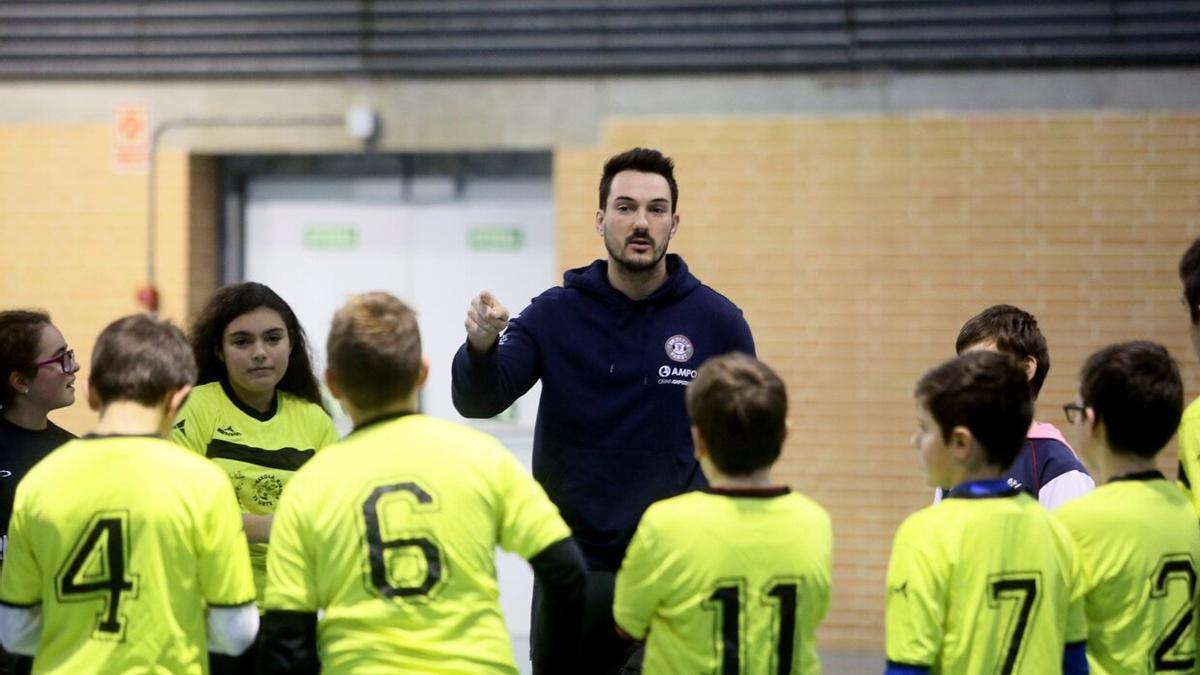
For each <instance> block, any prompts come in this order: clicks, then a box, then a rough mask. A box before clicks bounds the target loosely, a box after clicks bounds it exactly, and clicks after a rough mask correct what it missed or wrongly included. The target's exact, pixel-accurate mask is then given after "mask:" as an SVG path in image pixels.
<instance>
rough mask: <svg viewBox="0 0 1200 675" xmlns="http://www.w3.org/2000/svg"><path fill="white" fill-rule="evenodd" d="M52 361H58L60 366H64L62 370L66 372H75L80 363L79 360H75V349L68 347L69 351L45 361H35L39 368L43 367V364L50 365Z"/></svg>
mask: <svg viewBox="0 0 1200 675" xmlns="http://www.w3.org/2000/svg"><path fill="white" fill-rule="evenodd" d="M51 363H57V364H58V365H59V367H61V368H62V371H63V372H64V373H73V372H75V368H76V366H78V365H79V362H77V361H76V360H75V350H74V349H68V350H67V351H65V352H63V353H61V354H59V355H58V356H55V357H53V358H49V359H46V360H45V361H39V362H37V363H35V364H34V365H35V366H37V367H38V368H41V367H42V366H48V365H50V364H51Z"/></svg>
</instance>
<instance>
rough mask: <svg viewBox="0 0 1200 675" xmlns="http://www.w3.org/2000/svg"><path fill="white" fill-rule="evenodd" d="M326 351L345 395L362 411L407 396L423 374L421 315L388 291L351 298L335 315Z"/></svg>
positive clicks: (382, 405)
mask: <svg viewBox="0 0 1200 675" xmlns="http://www.w3.org/2000/svg"><path fill="white" fill-rule="evenodd" d="M326 350H327V352H328V354H329V368H330V370H331V371H332V372H333V375H334V377H336V378H337V382H338V385H340V387H341V390H342V395H343V396H345V397H346V398H347V399H349V400H350V402H351V403H353V404H354V405H355V407H357V408H359V409H363V410H372V409H376V408H381V407H384V406H386V405H388V404H389V403H395V402H396V401H400V400H403V399H404V398H405V397H407V396H408V395H409V394H411V393H412V390H413V387H415V386H416V384H417V378H418V377H419V376H420V373H421V332H420V330H419V329H418V328H417V315H416V313H415V312H413V310H412V309H410V308H409V307H408V305H406V304H404V303H403V302H401V301H400V300H398V299H397V298H396V297H394V296H392V295H390V294H388V293H383V292H375V293H364V294H362V295H356V296H354V297H352V298H350V300H349V302H347V303H346V304H345V306H343V307H342V308H341V309H339V310H338V311H337V313H336V314H334V316H333V326H332V327H331V328H330V329H329V340H328V346H327V349H326Z"/></svg>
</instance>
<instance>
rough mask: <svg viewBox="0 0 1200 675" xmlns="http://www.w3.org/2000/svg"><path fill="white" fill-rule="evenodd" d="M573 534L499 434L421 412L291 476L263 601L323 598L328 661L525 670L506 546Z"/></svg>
mask: <svg viewBox="0 0 1200 675" xmlns="http://www.w3.org/2000/svg"><path fill="white" fill-rule="evenodd" d="M568 536H570V531H569V530H568V529H567V526H566V523H564V522H563V520H562V518H561V517H560V516H559V514H558V510H557V509H556V508H555V507H554V505H553V504H552V503H551V502H550V500H549V498H548V497H546V493H545V492H544V491H543V490H542V488H541V486H540V485H538V484H537V482H536V481H534V480H533V477H532V476H530V475H529V473H528V472H527V471H526V470H525V469H524V467H522V466H521V465H520V463H519V462H517V460H516V459H515V458H513V456H512V455H511V454H510V453H509V452H508V451H507V450H505V449H504V447H503V446H501V445H500V443H499V442H498V441H496V440H495V439H494V438H492V437H491V436H488V435H486V434H483V433H480V432H477V431H474V430H472V429H470V428H468V427H465V426H462V425H458V424H453V423H450V422H445V421H441V420H436V419H433V418H430V417H426V416H424V415H405V416H401V417H398V418H388V419H384V420H379V421H376V422H374V423H371V424H368V425H366V426H363V427H360V428H359V429H358V430H356V431H355V432H354V433H353V434H351V435H350V436H348V437H347V438H346V439H345V440H344V441H342V442H341V443H337V444H335V445H333V446H330V447H329V448H327V449H326V450H324V451H322V452H321V453H320V454H318V455H317V456H316V457H314V458H313V460H312V461H311V462H309V463H308V464H306V465H305V466H304V468H302V469H301V470H300V471H298V472H297V473H296V475H295V476H294V477H293V478H292V482H291V483H290V485H289V487H288V490H287V492H286V493H284V496H283V500H282V501H281V502H280V506H279V511H278V512H277V513H276V516H275V525H274V530H273V531H272V534H271V554H270V556H269V558H268V569H267V592H266V598H265V601H264V609H265V610H289V611H300V612H316V611H317V610H319V609H321V610H324V613H323V616H322V618H321V621H320V623H319V624H318V640H317V641H318V651H319V654H320V659H321V666H322V672H323V673H350V672H366V671H368V670H370V671H371V672H420V673H464V672H471V673H474V672H489V673H490V672H499V673H516V672H517V671H516V667H515V665H514V662H513V657H512V647H511V645H510V641H509V637H508V634H507V632H506V631H505V628H504V621H503V618H502V616H501V614H500V606H499V603H498V597H499V592H498V589H497V586H496V568H495V562H494V559H493V557H494V553H495V546H496V545H497V544H498V545H500V546H501V547H503V548H504V549H506V550H508V551H512V552H514V553H516V554H518V555H520V556H522V557H523V558H525V559H527V560H528V559H529V558H532V557H534V556H536V555H537V554H538V553H541V552H542V551H543V550H545V548H546V547H548V546H549V545H551V544H553V543H555V542H558V541H561V540H563V539H566V538H567V537H568Z"/></svg>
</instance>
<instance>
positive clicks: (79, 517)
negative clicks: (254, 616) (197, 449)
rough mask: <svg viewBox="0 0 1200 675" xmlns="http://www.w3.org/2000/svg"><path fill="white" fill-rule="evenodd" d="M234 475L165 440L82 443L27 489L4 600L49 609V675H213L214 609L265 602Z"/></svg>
mask: <svg viewBox="0 0 1200 675" xmlns="http://www.w3.org/2000/svg"><path fill="white" fill-rule="evenodd" d="M241 525H242V523H241V516H240V515H239V513H238V506H237V501H236V499H235V498H234V495H233V489H232V488H231V487H230V484H229V478H228V477H226V476H225V474H224V473H223V472H222V471H221V470H220V469H218V468H217V467H216V466H215V465H213V464H212V463H211V462H209V461H207V460H205V459H203V458H200V457H197V456H195V455H194V454H192V453H190V452H188V451H187V450H185V449H183V448H181V447H179V446H177V445H175V444H174V443H170V442H167V441H165V440H162V439H158V438H152V437H131V436H123V437H122V436H106V437H90V438H84V439H80V440H76V441H71V442H69V443H67V444H66V445H64V446H62V447H61V448H59V449H58V450H55V451H54V452H52V453H51V454H50V455H49V456H47V457H46V458H45V459H44V460H42V461H41V462H40V463H38V464H37V466H35V467H34V468H33V469H32V470H31V471H30V472H29V474H28V475H26V477H25V479H24V480H22V481H21V484H20V486H19V487H18V488H17V496H16V504H15V506H14V509H13V517H12V524H11V526H10V529H9V544H8V555H7V556H6V558H5V560H4V569H3V574H2V575H0V602H2V603H4V604H6V605H10V606H15V607H35V606H39V605H40V607H41V616H42V622H43V623H42V633H41V641H40V643H39V644H38V646H37V653H36V656H35V661H34V669H35V671H36V672H39V673H64V674H65V673H70V674H71V675H75V674H77V673H100V672H104V673H125V672H161V673H189V674H196V675H200V674H201V673H206V672H208V653H207V630H206V626H205V621H206V619H205V613H206V609H207V607H209V606H227V607H228V606H240V605H247V604H249V603H251V602H253V600H254V583H253V581H252V579H251V576H250V557H249V551H248V550H247V547H246V537H245V535H243V534H242V527H241Z"/></svg>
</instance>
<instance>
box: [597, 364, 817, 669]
mask: <svg viewBox="0 0 1200 675" xmlns="http://www.w3.org/2000/svg"><path fill="white" fill-rule="evenodd" d="M687 410H688V415H689V416H690V418H691V421H692V428H691V430H692V440H693V443H694V445H695V448H696V458H697V460H698V461H699V462H700V466H701V468H702V469H703V470H704V474H705V476H707V477H708V481H709V486H710V487H709V488H708V489H707V490H705V491H704V492H691V493H688V494H686V495H682V496H678V497H673V498H671V499H667V500H664V501H660V502H658V503H656V504H653V505H651V506H650V508H649V509H647V510H646V513H645V515H644V516H643V517H642V520H641V523H640V524H639V525H638V528H637V532H636V533H635V534H634V537H633V541H632V542H631V543H630V545H629V552H628V553H627V554H626V556H625V560H624V562H623V563H622V565H621V569H620V571H619V572H618V573H617V580H616V597H615V601H614V605H613V614H614V617H615V619H616V623H617V626H618V628H619V629H620V630H621V631H623V632H624V633H625V634H627V635H628V636H631V637H633V638H634V639H638V640H646V655H645V665H644V670H645V672H647V673H667V672H671V673H710V672H714V673H795V674H796V675H801V674H804V675H809V674H813V673H819V672H820V671H821V664H820V660H819V658H818V656H817V650H816V643H815V639H814V638H815V631H816V628H817V624H818V623H820V621H821V619H822V618H823V617H824V616H825V611H826V609H827V608H828V607H829V577H830V550H831V548H832V535H831V530H830V521H829V515H828V514H827V513H826V512H825V510H824V509H823V508H821V506H820V505H818V504H817V503H816V502H814V501H812V500H811V499H808V498H807V497H804V496H803V495H799V494H796V493H792V492H790V491H789V490H788V488H787V487H785V486H782V485H777V484H774V483H772V481H771V465H773V464H774V463H775V460H777V459H778V458H779V453H780V450H781V448H782V447H783V440H784V437H785V436H786V435H787V426H786V425H787V423H786V417H787V391H786V389H785V388H784V385H783V382H782V381H781V380H780V379H779V377H778V376H776V375H775V373H774V372H772V371H771V369H770V368H768V367H767V366H766V365H765V364H763V363H761V362H759V361H757V360H755V359H754V358H753V357H750V356H746V355H745V354H727V355H725V356H718V357H714V358H712V359H709V360H708V361H706V362H705V363H704V365H703V366H701V367H700V371H699V373H697V375H696V379H695V380H694V381H693V382H692V384H690V385H689V386H688V388H687Z"/></svg>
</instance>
